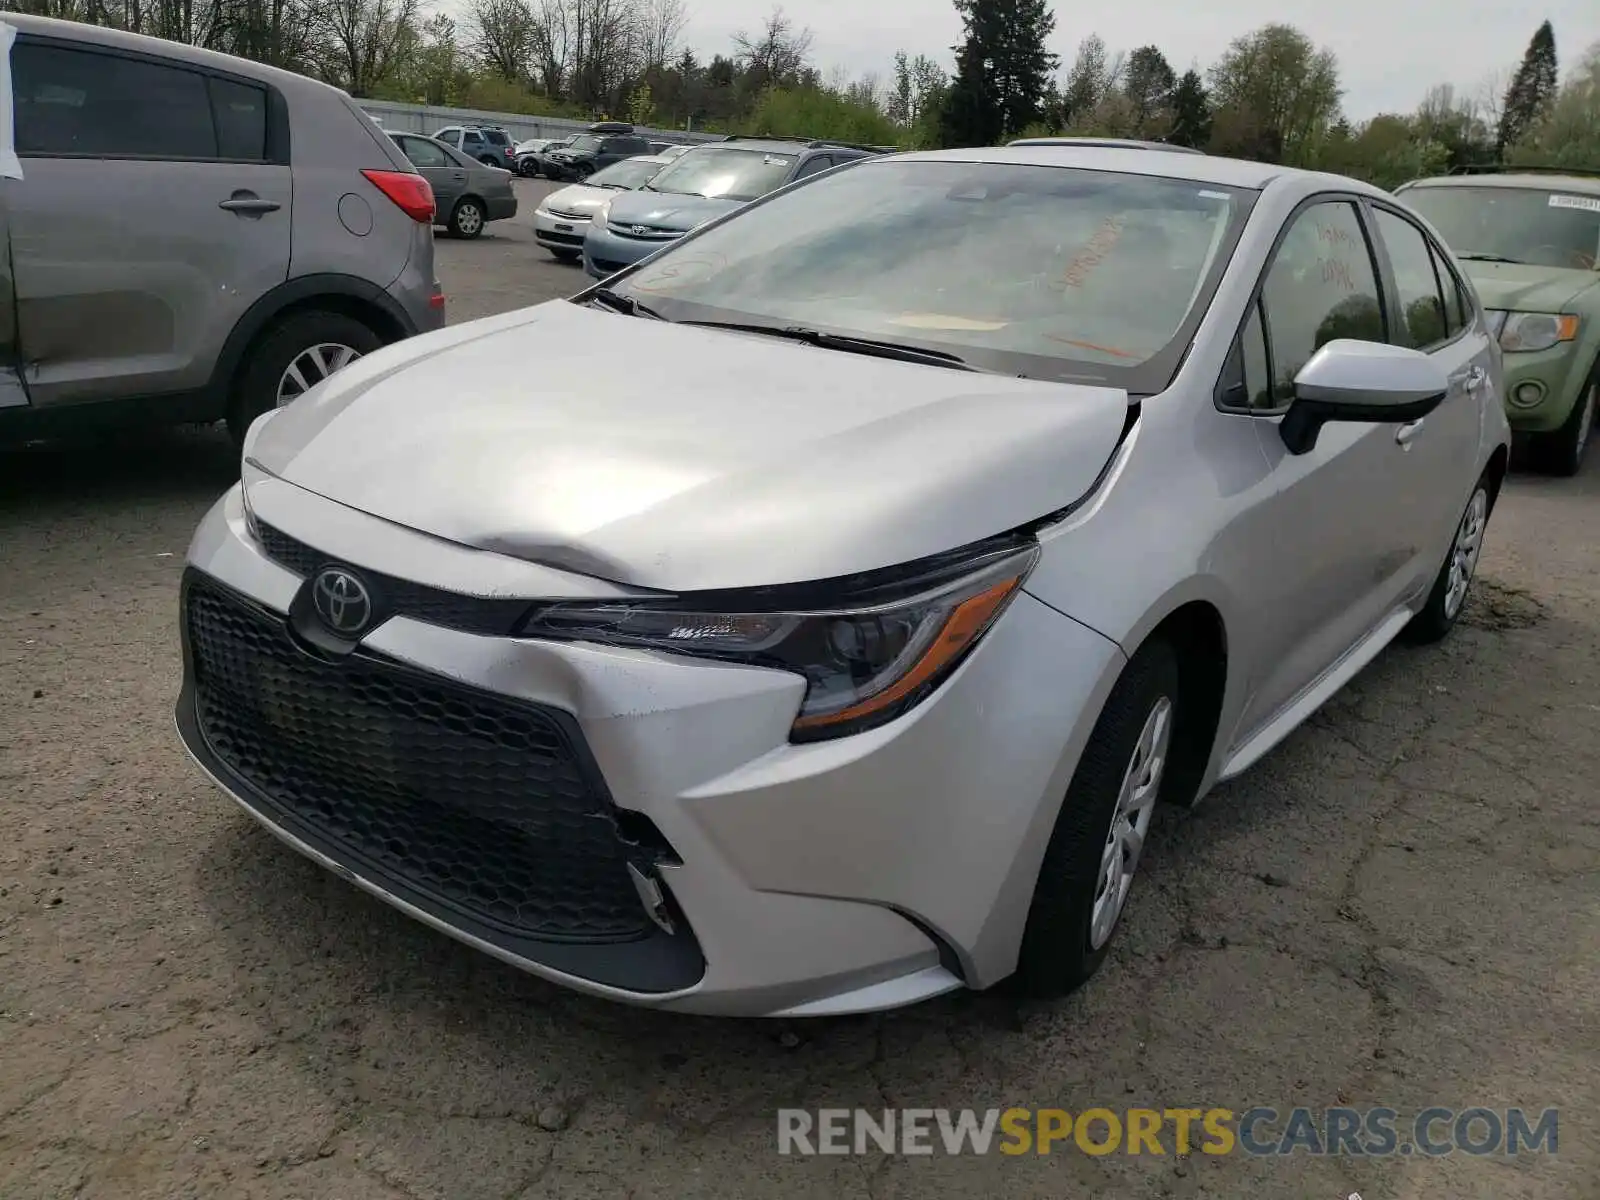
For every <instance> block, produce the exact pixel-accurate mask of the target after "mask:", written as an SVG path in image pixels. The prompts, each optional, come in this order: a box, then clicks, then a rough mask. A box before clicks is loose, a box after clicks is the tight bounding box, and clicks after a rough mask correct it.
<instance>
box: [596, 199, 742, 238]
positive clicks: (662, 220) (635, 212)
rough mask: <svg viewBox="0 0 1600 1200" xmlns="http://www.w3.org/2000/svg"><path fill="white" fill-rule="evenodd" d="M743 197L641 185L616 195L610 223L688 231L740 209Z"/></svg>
mask: <svg viewBox="0 0 1600 1200" xmlns="http://www.w3.org/2000/svg"><path fill="white" fill-rule="evenodd" d="M747 203H749V202H748V201H746V200H721V199H712V198H711V197H709V196H680V195H674V194H673V193H671V192H652V191H649V190H647V189H644V188H641V189H640V190H638V191H636V192H629V193H627V195H626V196H618V197H617V200H616V202H615V203H614V204H612V206H611V223H612V224H613V225H650V226H653V227H655V228H656V229H676V230H680V231H681V232H683V233H688V232H689V231H690V230H691V229H696V228H698V227H699V226H701V225H704V224H705V223H706V222H707V221H710V220H712V219H714V218H716V217H720V216H721V215H722V214H723V213H728V212H732V211H733V210H734V209H736V208H743V207H744V206H745V205H746V204H747Z"/></svg>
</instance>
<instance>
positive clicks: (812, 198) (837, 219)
mask: <svg viewBox="0 0 1600 1200" xmlns="http://www.w3.org/2000/svg"><path fill="white" fill-rule="evenodd" d="M699 153H700V151H698V150H697V151H696V152H695V155H698V154H699ZM695 155H690V156H688V158H685V159H684V160H683V161H684V162H687V161H689V158H693V157H694V156H695ZM1176 160H1177V156H1176V155H1175V156H1174V161H1175V162H1176ZM671 170H672V168H671V167H668V168H667V169H666V171H664V172H663V175H665V174H666V172H667V171H671ZM1254 196H1255V193H1254V192H1249V191H1245V190H1241V189H1232V188H1219V187H1215V186H1212V185H1207V184H1201V183H1196V182H1193V181H1189V180H1182V179H1165V178H1156V177H1151V176H1141V175H1119V174H1111V173H1109V172H1103V171H1086V170H1080V169H1068V168H1060V167H1040V166H1014V165H1009V164H1006V165H999V164H975V163H958V162H894V161H882V162H878V163H869V164H863V165H862V166H860V167H857V168H855V169H852V170H849V171H842V172H840V173H838V174H837V175H828V176H820V177H818V178H817V179H816V180H815V181H814V182H811V183H808V184H807V185H806V186H805V187H803V188H798V189H796V190H795V191H793V192H790V193H787V194H784V195H781V196H778V197H774V198H773V199H771V200H768V201H766V202H765V203H762V204H759V205H756V206H754V207H751V208H749V209H746V210H744V211H742V212H741V213H740V214H739V215H738V216H737V217H735V218H733V219H732V220H729V221H725V222H723V223H721V224H720V225H717V226H714V227H711V228H708V229H706V230H704V231H703V232H701V233H700V234H698V235H696V236H693V237H691V238H689V239H687V240H686V241H684V242H682V243H680V244H678V245H677V246H676V247H674V248H672V249H669V250H666V251H664V252H662V253H660V254H658V255H656V256H655V257H654V258H653V259H651V260H650V261H649V263H648V264H647V265H645V266H644V267H643V268H642V269H640V270H638V271H636V272H633V273H631V274H629V275H626V276H623V277H621V278H619V279H617V280H615V281H613V282H612V283H611V284H610V286H611V287H612V289H613V290H615V291H617V292H621V293H624V294H629V295H632V296H634V297H635V298H637V299H638V300H640V301H641V302H643V303H644V304H646V305H648V306H649V307H650V308H651V309H653V310H654V311H656V312H657V313H659V314H660V315H661V316H662V317H664V318H666V319H667V320H696V321H727V322H743V323H747V324H761V325H772V326H775V327H780V328H781V327H784V326H791V325H803V326H805V327H808V328H812V329H819V330H823V331H826V332H834V333H842V334H846V335H852V336H856V337H867V338H873V339H877V340H880V341H888V340H892V341H895V342H899V343H902V344H911V345H915V346H919V347H922V348H925V349H931V350H936V351H940V352H943V353H947V354H954V355H956V356H958V357H960V358H962V359H964V360H966V361H967V362H968V363H970V364H972V365H974V366H979V367H983V368H987V369H994V370H1000V371H1004V372H1006V373H1008V374H1017V375H1027V376H1032V377H1037V378H1045V379H1057V380H1076V381H1089V382H1109V383H1112V384H1113V385H1114V386H1119V387H1125V388H1127V389H1128V390H1129V391H1130V392H1134V393H1137V394H1150V393H1153V392H1158V391H1161V390H1162V389H1163V388H1165V387H1166V386H1167V383H1168V381H1169V380H1170V378H1171V375H1172V372H1173V371H1175V370H1176V368H1177V364H1178V361H1179V360H1180V359H1181V357H1182V355H1183V351H1184V349H1185V347H1186V345H1187V342H1188V339H1189V337H1190V336H1192V332H1193V327H1194V325H1196V324H1198V322H1199V318H1200V316H1201V315H1202V314H1203V312H1204V309H1205V305H1206V304H1207V303H1209V300H1210V294H1211V291H1212V290H1213V289H1214V288H1215V286H1216V281H1217V279H1218V278H1219V277H1220V275H1221V272H1222V268H1223V267H1224V266H1225V265H1226V263H1227V260H1228V257H1229V255H1230V254H1231V253H1232V247H1233V245H1234V243H1235V242H1236V241H1237V239H1238V234H1239V229H1240V227H1241V225H1242V223H1243V221H1244V218H1245V216H1246V215H1247V214H1248V212H1249V209H1250V205H1251V203H1252V201H1253V199H1254Z"/></svg>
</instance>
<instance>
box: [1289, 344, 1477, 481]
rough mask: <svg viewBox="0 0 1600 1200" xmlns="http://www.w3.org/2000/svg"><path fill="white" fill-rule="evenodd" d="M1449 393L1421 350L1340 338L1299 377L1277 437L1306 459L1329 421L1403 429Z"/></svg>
mask: <svg viewBox="0 0 1600 1200" xmlns="http://www.w3.org/2000/svg"><path fill="white" fill-rule="evenodd" d="M1449 390H1450V378H1449V376H1447V375H1446V374H1445V372H1444V368H1442V367H1441V366H1439V364H1438V363H1436V362H1434V361H1433V360H1432V359H1431V358H1429V357H1428V356H1427V355H1426V354H1423V353H1422V352H1421V351H1420V350H1412V349H1411V348H1410V347H1407V346H1390V345H1387V344H1385V343H1383V342H1358V341H1355V340H1353V339H1351V338H1338V339H1336V340H1334V341H1331V342H1329V343H1328V344H1327V345H1325V346H1323V347H1322V349H1320V350H1318V351H1317V352H1316V353H1315V354H1313V355H1312V356H1311V361H1310V362H1308V363H1306V365H1305V366H1304V367H1302V368H1300V373H1299V374H1298V375H1296V376H1295V377H1294V403H1292V404H1291V405H1290V406H1289V411H1288V412H1286V413H1284V415H1283V420H1282V421H1280V422H1279V424H1278V432H1279V434H1280V435H1281V436H1282V437H1283V444H1284V445H1285V446H1286V447H1288V450H1289V453H1290V454H1305V453H1307V452H1309V451H1310V450H1311V449H1313V448H1314V447H1315V446H1316V444H1317V434H1318V433H1319V432H1321V430H1322V427H1323V426H1324V425H1326V424H1327V423H1328V422H1329V421H1370V422H1376V423H1382V424H1389V423H1393V424H1403V423H1405V422H1407V421H1415V420H1417V419H1418V418H1419V417H1425V416H1427V415H1428V414H1429V413H1431V412H1432V411H1433V410H1434V409H1435V408H1437V407H1438V406H1439V403H1440V401H1442V400H1443V399H1444V398H1445V395H1446V393H1448V392H1449Z"/></svg>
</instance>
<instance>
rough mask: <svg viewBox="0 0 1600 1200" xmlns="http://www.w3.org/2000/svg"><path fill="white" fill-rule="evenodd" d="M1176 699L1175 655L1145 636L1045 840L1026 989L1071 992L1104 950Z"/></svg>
mask: <svg viewBox="0 0 1600 1200" xmlns="http://www.w3.org/2000/svg"><path fill="white" fill-rule="evenodd" d="M1178 702H1179V696H1178V659H1177V656H1176V654H1175V653H1174V652H1173V649H1172V647H1171V646H1170V645H1168V644H1167V643H1166V642H1163V641H1153V642H1147V643H1146V644H1145V645H1144V646H1142V647H1140V649H1139V651H1138V652H1137V653H1136V654H1134V656H1133V657H1132V658H1131V659H1129V660H1128V665H1127V666H1126V667H1124V668H1123V670H1122V675H1121V676H1120V677H1119V678H1118V680H1117V682H1116V685H1115V686H1114V687H1113V688H1112V689H1111V695H1110V696H1109V697H1108V698H1107V700H1106V704H1105V708H1104V709H1102V710H1101V712H1100V718H1099V720H1098V721H1096V722H1095V726H1094V732H1093V733H1091V734H1090V735H1089V742H1088V745H1086V746H1085V747H1084V750H1083V757H1082V758H1080V759H1079V760H1078V769H1077V770H1076V771H1075V772H1073V776H1072V782H1071V783H1070V784H1069V785H1068V787H1067V795H1066V799H1065V800H1063V801H1062V804H1061V812H1060V813H1059V815H1058V816H1057V817H1056V827H1055V830H1054V831H1053V832H1052V833H1051V835H1050V842H1049V845H1048V846H1046V847H1045V852H1044V861H1043V862H1042V863H1041V864H1040V867H1039V880H1038V882H1037V883H1036V884H1035V885H1034V891H1033V903H1032V905H1031V906H1030V907H1029V909H1028V923H1027V925H1026V927H1025V928H1024V930H1023V935H1022V949H1021V951H1020V953H1019V955H1018V958H1017V974H1016V982H1017V984H1018V985H1020V987H1021V988H1022V990H1023V991H1025V992H1027V993H1029V994H1031V995H1035V996H1046V997H1049V996H1062V995H1065V994H1066V993H1068V992H1070V991H1072V990H1073V989H1074V988H1077V987H1078V986H1080V985H1081V984H1083V983H1085V982H1087V981H1088V979H1089V978H1090V976H1092V975H1093V974H1094V973H1095V972H1096V971H1097V970H1099V968H1100V964H1101V962H1102V961H1103V960H1104V959H1105V956H1106V952H1107V950H1108V949H1109V948H1110V946H1111V938H1112V935H1113V934H1114V933H1115V932H1116V928H1117V923H1118V921H1119V920H1120V918H1121V916H1122V912H1123V909H1124V908H1125V906H1126V905H1127V901H1128V895H1129V892H1130V890H1131V889H1132V886H1133V877H1134V873H1135V872H1136V871H1137V870H1138V867H1139V860H1140V857H1141V856H1142V854H1143V850H1144V843H1145V838H1146V837H1147V836H1148V834H1149V831H1150V820H1151V817H1152V815H1153V814H1154V812H1155V807H1156V801H1157V799H1158V798H1159V797H1160V795H1161V788H1162V784H1163V782H1164V781H1165V780H1166V778H1167V764H1168V760H1169V758H1170V755H1171V750H1172V730H1173V726H1174V723H1175V722H1176V719H1177V714H1178Z"/></svg>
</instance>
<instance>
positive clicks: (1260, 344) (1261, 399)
mask: <svg viewBox="0 0 1600 1200" xmlns="http://www.w3.org/2000/svg"><path fill="white" fill-rule="evenodd" d="M1217 402H1218V403H1219V404H1220V405H1221V406H1222V407H1223V408H1230V409H1248V410H1250V411H1252V412H1271V411H1273V410H1275V409H1277V408H1279V407H1281V406H1280V405H1279V403H1278V401H1276V400H1274V399H1273V398H1272V364H1271V360H1270V356H1269V355H1268V354H1267V332H1266V326H1265V324H1264V323H1263V322H1262V320H1261V300H1260V298H1259V297H1258V298H1257V299H1256V300H1255V302H1254V303H1252V304H1251V305H1250V315H1249V316H1248V317H1246V318H1245V322H1244V326H1243V327H1242V328H1241V329H1240V330H1239V336H1238V338H1237V339H1235V341H1234V343H1233V351H1232V353H1230V354H1229V355H1228V362H1227V365H1226V366H1225V367H1224V368H1223V373H1222V384H1221V388H1220V389H1219V391H1218V394H1217Z"/></svg>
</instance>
